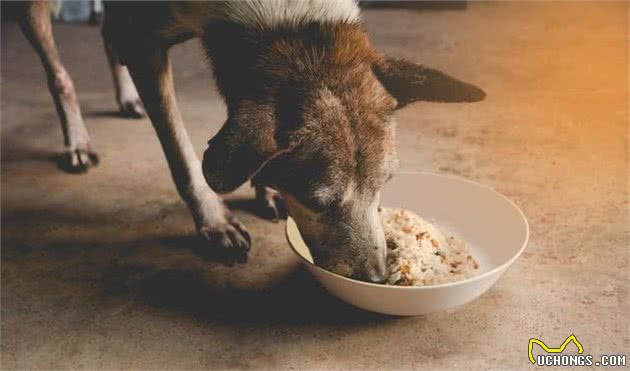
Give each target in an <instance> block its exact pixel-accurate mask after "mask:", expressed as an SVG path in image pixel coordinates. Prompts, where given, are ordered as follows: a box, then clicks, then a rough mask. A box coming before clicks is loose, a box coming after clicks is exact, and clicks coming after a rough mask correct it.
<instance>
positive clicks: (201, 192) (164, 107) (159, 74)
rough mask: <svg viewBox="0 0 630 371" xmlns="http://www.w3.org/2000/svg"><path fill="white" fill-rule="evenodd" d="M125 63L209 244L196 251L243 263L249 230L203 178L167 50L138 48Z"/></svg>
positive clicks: (199, 228)
mask: <svg viewBox="0 0 630 371" xmlns="http://www.w3.org/2000/svg"><path fill="white" fill-rule="evenodd" d="M125 62H126V64H127V67H128V68H129V72H130V73H131V77H132V78H133V80H134V82H135V84H136V87H137V88H138V92H139V93H140V96H141V97H142V101H143V102H144V107H145V109H146V111H147V114H148V115H149V117H150V118H151V122H152V123H153V127H154V128H155V131H156V132H157V135H158V138H159V139H160V142H161V144H162V148H163V150H164V153H165V154H166V159H167V161H168V165H169V167H170V170H171V175H172V176H173V180H174V181H175V185H176V186H177V190H178V192H179V194H180V196H181V197H182V198H183V199H184V201H186V203H187V204H188V207H189V208H190V210H191V212H192V215H193V218H194V220H195V224H196V226H197V230H198V231H199V233H200V234H201V235H202V236H203V237H204V238H205V240H206V241H207V242H208V243H209V244H210V246H209V248H208V247H205V246H204V249H202V250H201V251H198V252H199V253H200V254H201V255H204V256H206V257H208V258H211V259H218V260H222V261H224V262H226V263H227V264H233V263H234V262H245V261H246V260H247V252H248V250H249V247H250V242H251V241H250V237H249V233H248V232H247V231H246V229H245V227H244V226H243V225H242V224H241V223H240V222H239V221H238V220H236V218H234V217H233V216H232V215H231V213H230V211H229V210H228V209H227V207H225V205H224V204H223V202H222V200H221V198H219V196H218V195H217V194H216V193H214V192H213V191H212V190H211V189H210V188H209V187H208V185H207V183H206V181H205V179H204V176H203V174H202V170H201V163H200V162H199V159H198V158H197V155H196V154H195V150H194V148H193V146H192V143H190V139H189V138H188V133H187V132H186V129H185V128H184V124H183V122H182V118H181V115H180V113H179V110H178V108H177V104H176V101H175V91H174V87H173V78H172V73H171V68H170V63H169V60H168V55H167V51H166V50H163V49H161V47H159V46H156V47H154V48H151V47H147V48H144V49H142V50H135V51H134V53H133V56H130V57H129V58H126V59H125Z"/></svg>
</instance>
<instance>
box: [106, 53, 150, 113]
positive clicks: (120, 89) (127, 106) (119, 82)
mask: <svg viewBox="0 0 630 371" xmlns="http://www.w3.org/2000/svg"><path fill="white" fill-rule="evenodd" d="M105 53H106V54H107V60H108V61H109V67H110V69H111V71H112V78H113V80H114V88H115V89H116V102H117V103H118V107H119V109H120V114H121V115H122V116H123V117H132V118H141V117H144V109H143V108H142V101H141V100H140V96H139V95H138V91H137V90H136V86H135V85H134V83H133V80H132V79H131V76H130V75H129V71H128V70H127V67H125V66H123V65H122V64H121V63H120V60H119V58H118V54H117V53H116V50H114V48H112V45H111V44H110V43H108V42H107V41H105Z"/></svg>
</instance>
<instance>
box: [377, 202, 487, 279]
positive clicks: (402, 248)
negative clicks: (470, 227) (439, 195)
mask: <svg viewBox="0 0 630 371" xmlns="http://www.w3.org/2000/svg"><path fill="white" fill-rule="evenodd" d="M380 214H381V222H382V223H383V229H384V230H385V239H386V241H387V266H388V269H389V278H388V279H387V282H386V283H387V284H389V285H398V286H425V285H436V284H440V283H447V282H454V281H459V280H463V279H466V278H468V277H471V276H473V275H475V273H476V270H477V269H478V268H479V264H478V263H477V261H476V260H475V258H474V257H473V256H472V255H471V253H470V250H469V249H468V246H466V244H465V243H464V242H462V241H460V240H458V239H456V238H454V237H446V236H444V234H442V232H440V231H439V230H438V229H437V228H435V226H433V225H432V224H431V223H428V222H427V221H425V220H424V219H422V218H421V217H419V216H418V215H416V214H415V213H413V212H411V211H408V210H404V209H391V208H383V209H382V210H381V213H380Z"/></svg>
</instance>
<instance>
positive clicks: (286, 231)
mask: <svg viewBox="0 0 630 371" xmlns="http://www.w3.org/2000/svg"><path fill="white" fill-rule="evenodd" d="M396 175H430V176H438V177H442V178H449V179H452V180H457V181H462V182H467V183H471V184H474V185H476V186H478V187H482V188H485V189H487V190H489V191H491V192H493V193H495V194H496V195H498V196H499V197H500V198H503V199H504V200H505V201H507V202H508V204H510V205H511V206H512V207H513V208H514V209H515V210H516V211H517V213H518V215H519V216H520V217H521V219H522V220H523V223H525V239H524V240H523V244H522V246H521V247H520V248H519V249H518V251H517V252H516V254H514V255H513V256H512V257H511V258H510V259H508V260H507V261H506V262H505V263H503V264H501V265H499V266H497V267H494V268H492V269H491V270H489V271H487V272H484V273H482V274H480V275H477V276H473V277H469V278H466V279H463V280H461V281H455V282H447V283H439V284H437V285H426V286H396V285H385V284H379V283H371V282H365V281H359V280H355V279H354V278H349V277H345V276H342V275H340V274H337V273H334V272H331V271H329V270H326V269H324V268H322V267H320V266H318V265H317V264H315V263H312V262H310V261H308V260H306V258H305V257H304V256H302V254H300V253H299V252H298V251H297V250H296V249H295V246H293V243H292V242H291V238H290V237H289V222H292V223H293V224H295V226H296V228H297V223H295V220H294V219H293V218H291V216H288V217H287V221H286V223H285V227H284V234H285V236H286V238H287V242H288V243H289V246H290V247H291V250H293V253H294V254H295V255H297V256H298V258H300V260H301V261H302V263H304V264H306V265H308V266H311V267H313V268H315V269H317V270H319V271H321V272H323V273H325V274H329V275H332V276H335V277H337V278H340V279H342V280H344V281H348V282H351V283H356V284H360V285H364V286H368V287H369V286H372V287H379V288H382V289H394V290H437V289H441V288H446V287H455V286H461V285H465V284H469V283H473V282H476V281H481V280H483V279H485V278H486V277H490V276H493V275H496V274H501V272H502V271H504V270H505V269H507V268H508V267H509V266H510V265H512V264H513V263H514V261H516V259H518V258H519V256H521V254H522V253H523V251H524V250H525V248H526V247H527V244H528V243H529V235H530V231H529V222H528V221H527V217H526V216H525V213H523V211H522V210H521V208H520V207H518V205H517V204H516V203H515V202H514V201H512V200H511V199H509V198H508V197H507V196H505V195H504V194H502V193H501V192H498V191H497V190H495V189H494V188H492V187H490V186H488V185H485V184H481V183H478V182H475V181H472V180H470V179H466V178H464V177H461V176H456V175H450V174H448V175H447V174H440V173H433V172H429V171H399V172H397V173H396V174H395V175H394V176H396ZM298 232H299V229H298ZM305 245H306V243H305ZM307 247H308V246H307Z"/></svg>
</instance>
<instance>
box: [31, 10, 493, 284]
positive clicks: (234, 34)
mask: <svg viewBox="0 0 630 371" xmlns="http://www.w3.org/2000/svg"><path fill="white" fill-rule="evenodd" d="M48 12H49V8H48V5H47V4H46V3H42V2H30V3H25V4H24V12H23V15H22V17H21V21H20V25H21V26H22V29H23V30H24V32H25V34H26V35H27V37H28V39H29V40H30V41H31V43H32V44H33V46H34V48H35V50H36V51H37V52H38V54H39V56H40V57H41V60H42V62H43V65H44V67H45V69H46V72H47V76H48V81H49V86H50V91H51V93H52V95H53V100H54V102H55V106H56V108H57V112H58V113H59V117H60V120H61V123H62V128H63V132H64V138H65V144H66V148H67V152H68V161H69V164H70V167H71V168H74V169H79V170H87V169H88V168H89V167H90V166H93V165H95V163H96V160H97V155H96V152H95V151H94V149H93V147H92V145H91V142H90V139H89V135H88V133H87V130H86V128H85V125H84V123H83V120H82V118H81V113H80V109H79V105H78V103H77V99H76V93H75V92H74V88H73V86H72V80H71V79H70V77H69V75H68V73H67V72H66V70H65V68H64V67H63V65H62V64H61V62H60V59H59V56H58V53H57V51H56V48H55V44H54V40H53V38H52V33H51V25H50V16H49V13H48ZM102 34H103V39H104V43H105V49H106V52H107V55H108V60H109V61H110V66H111V68H112V72H113V77H114V83H115V87H116V92H117V99H118V103H119V106H120V109H121V112H122V113H123V114H125V115H128V116H135V117H140V116H142V115H144V110H146V113H147V114H148V116H149V118H150V119H151V122H152V124H153V126H154V128H155V131H156V133H157V135H158V137H159V140H160V142H161V145H162V147H163V150H164V153H165V155H166V159H167V161H168V164H169V168H170V170H171V174H172V177H173V179H174V181H175V185H176V187H177V190H178V192H179V194H180V196H181V197H182V199H183V200H184V201H185V202H186V204H187V205H188V207H189V208H190V210H191V213H192V216H193V219H194V222H195V225H196V227H197V230H198V231H199V234H200V235H201V236H203V238H204V239H205V240H206V241H207V244H206V245H207V249H208V250H207V251H208V252H209V253H212V254H214V255H215V256H216V255H217V254H218V255H220V256H221V259H222V260H223V261H224V262H225V263H227V264H233V263H235V262H239V263H242V262H245V261H247V253H248V250H249V249H250V245H251V239H250V236H249V233H248V232H247V230H246V228H245V227H244V226H243V225H242V224H241V223H240V222H239V221H238V220H237V219H236V218H235V217H234V216H233V215H232V214H231V212H230V211H229V210H228V209H227V207H226V206H224V204H223V202H222V200H221V198H220V196H219V195H218V194H223V193H228V192H231V191H233V190H235V189H236V188H237V187H239V186H241V185H242V184H244V183H246V182H247V181H251V182H252V184H254V185H255V189H256V195H257V196H256V198H257V200H259V201H260V202H262V203H263V204H264V205H265V206H266V207H267V208H269V209H271V210H273V212H274V213H276V215H277V214H278V209H279V207H280V202H286V208H287V211H288V214H289V215H291V216H292V217H293V218H294V219H295V221H296V223H297V224H298V226H299V229H300V231H301V233H302V235H303V237H304V239H305V241H306V243H307V244H308V246H309V248H310V249H311V253H312V255H313V258H314V260H315V262H316V263H317V264H318V265H319V266H321V267H323V268H325V269H328V270H330V271H333V272H335V273H338V274H341V275H344V276H347V277H352V278H356V279H361V280H366V281H370V282H382V281H383V280H384V279H385V277H386V275H387V272H386V251H387V249H386V243H385V238H384V233H383V230H382V227H381V224H380V220H379V215H378V209H379V190H380V189H381V187H382V186H383V184H384V183H385V182H386V181H387V180H388V179H389V178H390V177H392V176H393V174H394V173H395V172H396V168H397V163H398V160H397V155H396V147H395V127H396V123H395V119H394V112H395V110H397V109H400V108H402V107H404V106H405V105H407V104H409V103H412V102H415V101H435V102H475V101H480V100H482V99H483V98H484V97H485V93H484V92H483V90H481V89H480V88H478V87H477V86H474V85H472V84H468V83H465V82H462V81H460V80H457V79H455V78H453V77H450V76H448V75H446V74H444V73H442V72H439V71H437V70H434V69H431V68H428V67H425V66H421V65H416V64H414V63H411V62H409V61H406V60H402V59H395V58H390V57H387V56H384V55H383V54H381V53H380V52H378V51H377V50H376V49H375V48H374V47H373V46H372V44H371V43H370V40H369V38H368V36H367V34H366V32H365V31H364V29H363V27H362V23H361V15H360V9H359V7H358V5H357V4H356V3H355V2H354V1H353V0H304V1H300V0H266V1H265V0H250V1H233V2H155V3H152V2H131V3H130V2H111V3H105V19H104V23H103V28H102ZM191 38H197V39H199V40H200V41H201V44H202V45H203V48H204V49H205V51H206V52H207V54H208V57H209V59H210V60H211V62H212V65H213V70H214V76H215V79H216V82H217V86H218V88H219V90H220V92H221V94H222V95H223V97H224V98H225V102H226V105H227V112H228V115H227V121H226V122H225V124H224V125H223V127H222V128H221V129H220V131H219V132H218V133H217V134H216V135H215V136H214V137H213V138H211V139H210V140H209V142H208V148H207V149H206V151H205V153H204V156H203V162H200V161H199V159H198V158H197V157H196V155H195V152H194V150H193V147H192V145H191V143H190V140H189V137H188V134H187V132H186V130H185V128H184V126H183V122H182V118H181V116H180V114H179V111H178V108H177V104H176V101H175V92H174V88H173V80H172V76H171V67H170V63H169V58H168V50H169V48H170V47H171V46H172V45H174V44H177V43H180V42H183V41H185V40H188V39H191ZM132 80H133V81H132ZM140 98H141V101H142V103H143V104H141V102H140ZM143 107H144V110H143Z"/></svg>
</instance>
